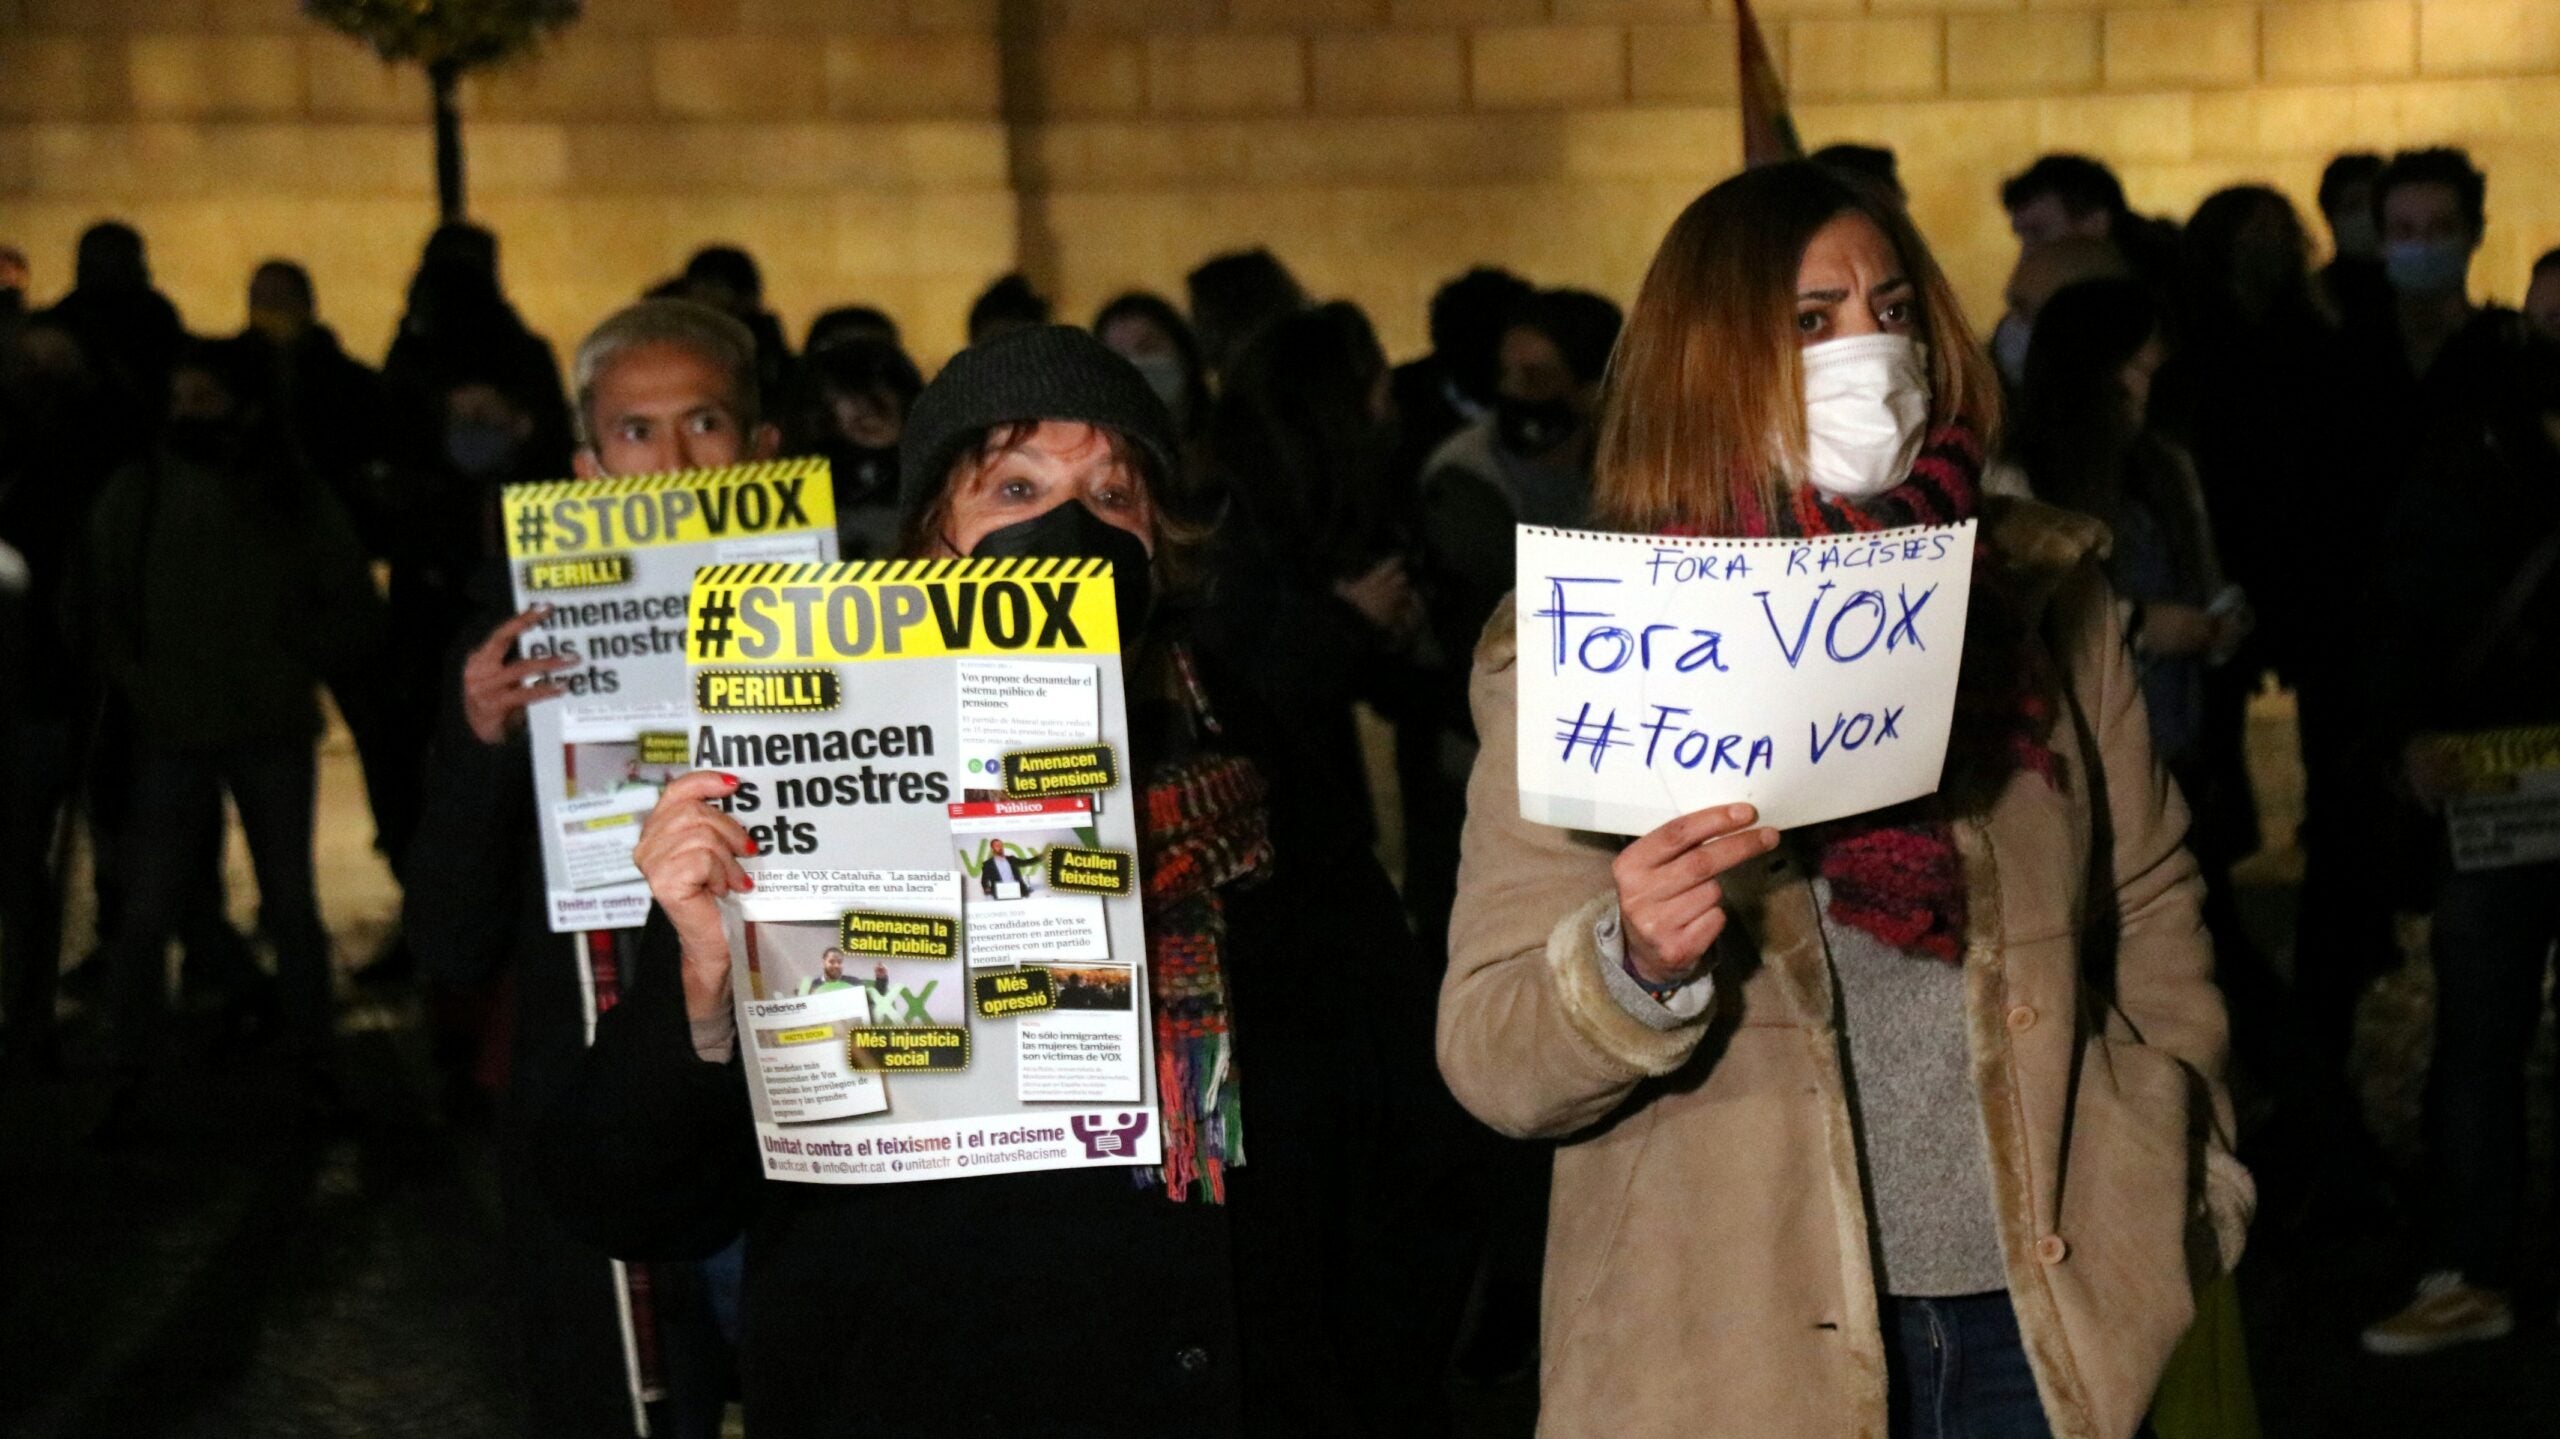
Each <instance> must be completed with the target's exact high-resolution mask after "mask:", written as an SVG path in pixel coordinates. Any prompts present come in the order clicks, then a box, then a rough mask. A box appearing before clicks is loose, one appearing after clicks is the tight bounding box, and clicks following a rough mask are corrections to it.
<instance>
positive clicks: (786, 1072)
mask: <svg viewBox="0 0 2560 1439" xmlns="http://www.w3.org/2000/svg"><path fill="white" fill-rule="evenodd" d="M1112 603H1113V602H1112V587H1111V570H1110V566H1109V564H1108V563H1107V562H1104V561H1099V560H1066V559H1001V560H998V559H988V560H961V559H946V560H890V561H877V562H870V563H863V564H843V565H805V566H803V565H787V564H762V565H757V564H748V565H724V566H720V567H717V568H713V569H706V570H704V571H702V572H701V574H700V575H699V576H697V577H696V579H695V582H694V589H693V600H692V615H691V619H690V621H689V638H688V657H689V659H690V661H691V663H692V688H691V691H690V695H689V700H690V704H691V713H690V721H689V726H690V727H689V731H688V735H687V743H688V745H689V747H690V748H689V753H688V754H687V756H686V764H685V768H688V769H711V770H720V771H724V772H726V773H729V774H733V775H735V776H737V778H738V787H737V789H736V790H735V792H734V793H733V794H732V795H731V796H730V797H729V798H728V799H726V800H724V801H722V802H721V803H722V806H723V807H724V808H725V809H726V810H727V811H728V812H729V813H730V815H732V816H733V817H734V818H736V819H737V821H738V822H739V823H740V824H742V825H744V826H745V827H746V829H747V831H748V833H749V834H751V835H752V836H753V837H754V839H755V842H756V850H757V852H756V854H755V855H754V856H753V857H751V858H749V859H747V860H745V861H744V864H745V866H746V869H747V871H748V873H749V874H750V875H751V876H752V877H753V879H754V881H755V887H754V888H753V889H752V890H750V891H748V892H746V893H744V894H741V895H737V896H734V897H732V898H731V899H730V900H728V901H726V902H725V903H724V909H725V911H726V913H727V918H728V924H729V934H730V959H731V965H732V969H733V975H734V979H735V983H736V994H737V1005H738V1033H739V1045H740V1051H741V1053H742V1054H743V1055H744V1056H745V1062H746V1069H747V1076H748V1086H749V1090H750V1092H751V1094H752V1096H753V1101H754V1109H755V1118H756V1132H757V1139H758V1142H759V1146H760V1148H761V1150H762V1152H763V1155H764V1170H765V1174H766V1176H767V1177H769V1178H774V1179H785V1180H799V1181H806V1182H811V1183H823V1184H896V1183H904V1182H908V1181H914V1180H924V1179H951V1178H966V1177H969V1176H972V1175H986V1174H1004V1173H1013V1172H1019V1171H1025V1170H1036V1169H1061V1168H1073V1167H1080V1166H1088V1165H1122V1166H1126V1165H1134V1164H1154V1163H1158V1162H1160V1160H1161V1157H1162V1139H1161V1136H1160V1135H1159V1134H1158V1133H1157V1124H1156V1097H1155V1090H1154V1068H1153V1065H1152V1064H1151V1062H1150V1060H1149V1057H1148V1053H1147V1049H1148V1041H1149V1025H1148V1020H1147V1016H1148V1012H1149V1011H1148V1007H1147V992H1146V985H1147V976H1146V965H1145V961H1144V956H1145V947H1144V946H1145V936H1144V931H1143V929H1142V928H1141V924H1140V913H1139V901H1138V858H1137V856H1138V849H1137V826H1136V818H1135V813H1134V808H1133V805H1132V803H1131V795H1132V791H1131V789H1130V787H1129V780H1128V777H1127V775H1126V774H1125V773H1124V772H1123V769H1122V763H1123V758H1124V756H1125V755H1126V753H1127V745H1128V723H1127V718H1126V715H1127V708H1128V703H1127V698H1126V695H1125V692H1124V690H1123V687H1122V677H1121V669H1120V653H1119V630H1118V621H1117V618H1116V616H1115V613H1114V611H1113V608H1112Z"/></svg>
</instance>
